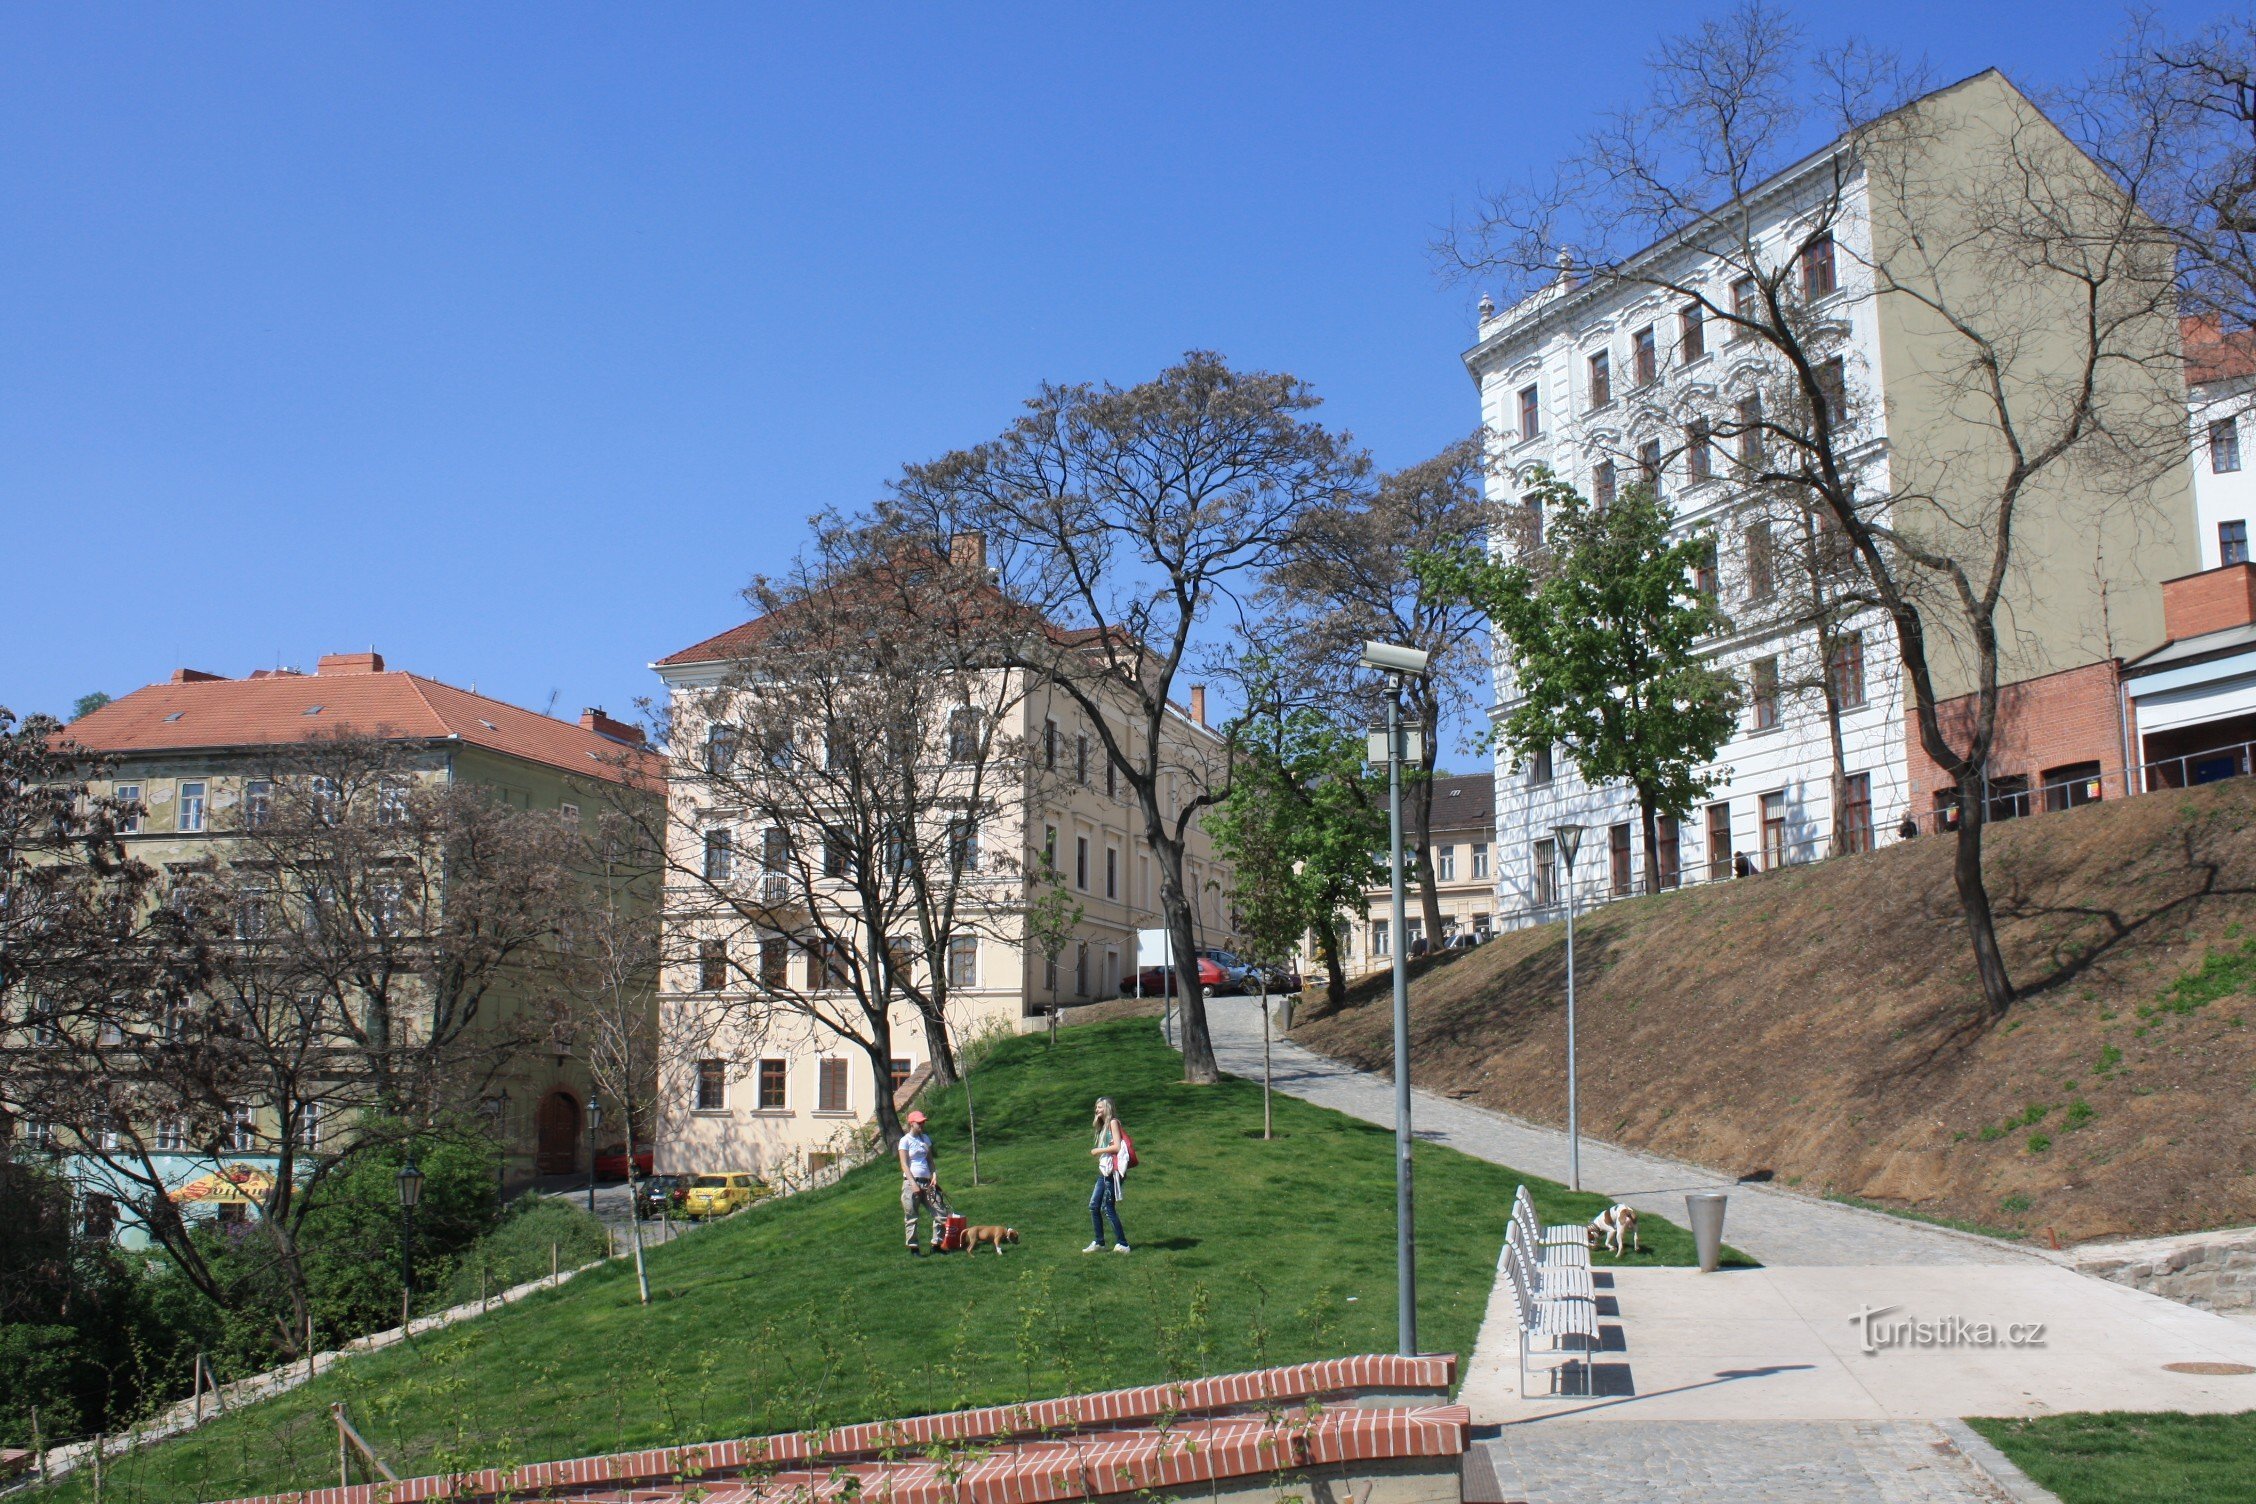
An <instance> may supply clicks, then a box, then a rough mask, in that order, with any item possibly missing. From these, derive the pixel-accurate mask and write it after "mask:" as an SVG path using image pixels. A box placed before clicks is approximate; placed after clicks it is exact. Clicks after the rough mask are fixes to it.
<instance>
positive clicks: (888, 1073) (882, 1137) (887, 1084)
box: [862, 1020, 901, 1153]
mask: <svg viewBox="0 0 2256 1504" xmlns="http://www.w3.org/2000/svg"><path fill="white" fill-rule="evenodd" d="M872 1023H873V1027H872V1028H871V1030H870V1039H869V1042H868V1043H866V1044H865V1045H863V1046H862V1048H863V1050H864V1052H865V1053H867V1054H868V1056H869V1062H870V1080H871V1081H872V1082H874V1083H875V1086H874V1089H873V1091H872V1097H873V1100H874V1101H875V1102H876V1104H877V1110H876V1112H875V1113H873V1114H872V1121H873V1122H875V1124H876V1125H877V1138H878V1143H879V1144H880V1145H881V1146H882V1147H883V1148H884V1150H885V1152H887V1153H891V1152H892V1151H893V1146H894V1145H895V1144H897V1143H899V1142H900V1141H901V1115H900V1113H899V1112H897V1111H896V1110H895V1109H894V1107H893V1031H892V1029H891V1028H890V1027H888V1026H887V1025H886V1024H885V1023H884V1022H882V1021H878V1020H872Z"/></svg>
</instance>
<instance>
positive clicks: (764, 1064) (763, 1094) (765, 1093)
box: [754, 1059, 784, 1112]
mask: <svg viewBox="0 0 2256 1504" xmlns="http://www.w3.org/2000/svg"><path fill="white" fill-rule="evenodd" d="M783 1084H784V1063H783V1062H782V1061H780V1060H773V1059H770V1060H763V1061H761V1062H760V1085H759V1095H758V1096H757V1097H756V1098H755V1099H754V1100H756V1101H757V1102H758V1103H759V1108H760V1111H762V1112H781V1111H783V1108H784V1096H783Z"/></svg>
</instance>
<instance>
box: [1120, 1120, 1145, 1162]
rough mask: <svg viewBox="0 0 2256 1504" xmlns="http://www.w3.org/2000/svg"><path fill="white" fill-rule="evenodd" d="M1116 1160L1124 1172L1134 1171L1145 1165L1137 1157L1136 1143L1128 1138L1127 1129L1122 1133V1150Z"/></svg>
mask: <svg viewBox="0 0 2256 1504" xmlns="http://www.w3.org/2000/svg"><path fill="white" fill-rule="evenodd" d="M1115 1159H1116V1162H1117V1163H1118V1164H1119V1166H1120V1168H1121V1169H1123V1170H1133V1169H1134V1168H1136V1166H1138V1165H1140V1164H1142V1163H1143V1161H1142V1160H1141V1159H1138V1158H1137V1157H1136V1141H1135V1140H1134V1139H1132V1138H1130V1137H1129V1136H1128V1130H1127V1129H1125V1128H1123V1129H1122V1130H1121V1131H1120V1149H1119V1152H1118V1154H1117V1155H1116V1156H1115Z"/></svg>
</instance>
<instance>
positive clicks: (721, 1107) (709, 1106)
mask: <svg viewBox="0 0 2256 1504" xmlns="http://www.w3.org/2000/svg"><path fill="white" fill-rule="evenodd" d="M697 1111H699V1112H726V1111H728V1065H727V1063H726V1062H724V1061H719V1060H700V1061H698V1062H697Z"/></svg>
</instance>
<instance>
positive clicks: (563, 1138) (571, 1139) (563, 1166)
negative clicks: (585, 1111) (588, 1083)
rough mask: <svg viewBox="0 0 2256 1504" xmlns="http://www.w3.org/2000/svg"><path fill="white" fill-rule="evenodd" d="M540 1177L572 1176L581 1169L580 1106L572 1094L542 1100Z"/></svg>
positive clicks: (537, 1159)
mask: <svg viewBox="0 0 2256 1504" xmlns="http://www.w3.org/2000/svg"><path fill="white" fill-rule="evenodd" d="M537 1121H538V1123H539V1132H540V1140H539V1147H538V1150H537V1151H536V1153H535V1156H534V1160H533V1173H534V1174H536V1175H569V1174H571V1173H572V1172H573V1171H574V1170H577V1169H578V1168H579V1167H580V1104H579V1103H578V1101H576V1100H575V1099H574V1098H573V1096H572V1094H571V1093H570V1092H568V1091H552V1092H550V1093H549V1094H548V1095H547V1096H545V1097H543V1098H541V1104H540V1113H539V1115H538V1118H537Z"/></svg>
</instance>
